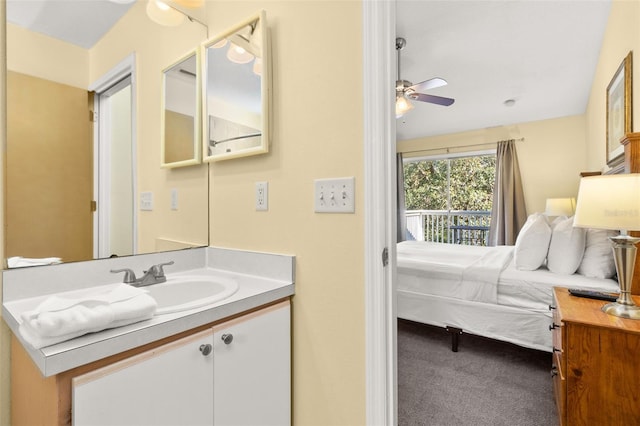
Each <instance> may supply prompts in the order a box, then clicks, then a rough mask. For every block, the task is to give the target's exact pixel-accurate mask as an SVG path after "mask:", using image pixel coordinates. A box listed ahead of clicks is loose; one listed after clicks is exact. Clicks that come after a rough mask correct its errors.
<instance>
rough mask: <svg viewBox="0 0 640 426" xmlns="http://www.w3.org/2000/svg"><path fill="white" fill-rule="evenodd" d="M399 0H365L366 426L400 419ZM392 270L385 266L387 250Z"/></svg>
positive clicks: (363, 19)
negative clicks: (397, 288)
mask: <svg viewBox="0 0 640 426" xmlns="http://www.w3.org/2000/svg"><path fill="white" fill-rule="evenodd" d="M395 4H396V3H395V0H387V1H377V0H363V3H362V9H363V16H362V31H363V89H364V92H363V110H364V120H363V121H364V141H363V142H364V185H365V192H364V202H365V209H364V211H365V212H364V216H365V226H364V228H365V247H364V253H365V335H366V343H365V353H366V355H365V356H366V423H367V424H368V425H395V424H397V423H398V419H397V405H398V404H397V399H398V398H397V343H396V338H397V327H396V324H397V318H396V297H395V287H394V286H395V275H396V242H397V235H396V220H397V217H396V216H397V212H396V208H395V205H396V185H395V182H396V161H395V155H396V136H395V134H396V123H395V114H394V110H393V105H394V100H395V90H394V87H393V81H395V61H396V59H395V45H394V40H395V33H396V29H395V21H396V17H395ZM385 248H386V250H387V258H388V265H387V266H383V261H382V258H383V250H385Z"/></svg>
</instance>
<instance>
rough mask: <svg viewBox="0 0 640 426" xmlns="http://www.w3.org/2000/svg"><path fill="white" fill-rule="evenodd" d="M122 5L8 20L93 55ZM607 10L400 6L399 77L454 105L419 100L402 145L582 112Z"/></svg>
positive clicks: (10, 8) (511, 4)
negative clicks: (435, 84)
mask: <svg viewBox="0 0 640 426" xmlns="http://www.w3.org/2000/svg"><path fill="white" fill-rule="evenodd" d="M122 1H125V0H113V1H110V0H7V20H8V21H9V22H12V23H15V24H17V25H20V26H23V27H26V28H29V29H31V30H32V31H37V32H41V33H44V34H47V35H50V36H52V37H56V38H60V39H62V40H65V41H67V42H69V43H73V44H76V45H78V46H81V47H84V48H90V47H91V46H93V45H94V44H95V42H96V41H97V40H99V39H100V38H101V37H102V36H103V35H104V34H105V33H106V32H107V31H108V29H109V28H110V27H111V25H113V23H114V22H116V21H117V20H118V19H119V18H120V16H122V15H123V14H124V13H126V11H127V10H128V9H129V8H130V7H131V6H132V4H121V3H119V2H122ZM138 1H143V0H138ZM609 9H610V0H503V1H500V0H398V1H397V8H396V15H397V34H398V36H400V37H404V38H405V39H406V40H407V46H406V47H405V48H404V49H403V50H402V53H401V55H402V61H401V62H402V69H401V77H402V78H403V79H405V80H409V81H411V82H413V83H418V82H420V81H423V80H427V79H429V78H432V77H441V78H444V79H445V80H447V81H448V83H449V84H448V85H447V86H444V87H440V88H436V89H432V90H430V91H429V92H428V93H429V94H433V95H439V96H446V97H451V98H455V100H456V102H455V103H454V104H453V105H452V106H449V107H443V106H439V105H433V104H428V103H423V102H416V101H413V104H414V105H415V108H414V109H413V110H411V111H410V112H408V113H407V114H405V116H404V117H402V118H401V119H398V120H397V135H398V140H405V139H413V138H418V137H424V136H433V135H440V134H448V133H455V132H462V131H467V130H476V129H486V128H491V127H497V126H508V125H512V124H515V123H523V122H528V121H536V120H542V119H547V118H554V117H562V116H568V115H576V114H582V113H584V112H585V109H586V105H587V100H588V96H589V91H590V89H591V82H592V80H593V75H594V72H595V67H596V63H597V60H598V55H599V52H600V46H601V44H602V38H603V34H604V30H605V27H606V22H607V18H608V15H609ZM392 42H393V41H392ZM390 84H393V82H390ZM507 99H514V100H515V101H516V103H515V105H514V106H512V107H507V106H505V105H504V101H505V100H507Z"/></svg>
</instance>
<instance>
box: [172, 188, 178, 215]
mask: <svg viewBox="0 0 640 426" xmlns="http://www.w3.org/2000/svg"><path fill="white" fill-rule="evenodd" d="M171 210H178V190H177V189H175V188H174V189H172V190H171Z"/></svg>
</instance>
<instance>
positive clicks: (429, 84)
mask: <svg viewBox="0 0 640 426" xmlns="http://www.w3.org/2000/svg"><path fill="white" fill-rule="evenodd" d="M446 85H447V81H446V80H444V79H442V78H438V77H436V78H430V79H429V80H425V81H422V82H420V83H416V84H414V85H413V86H411V89H413V90H415V91H416V92H425V91H427V90H429V89H435V88H436V87H442V86H446Z"/></svg>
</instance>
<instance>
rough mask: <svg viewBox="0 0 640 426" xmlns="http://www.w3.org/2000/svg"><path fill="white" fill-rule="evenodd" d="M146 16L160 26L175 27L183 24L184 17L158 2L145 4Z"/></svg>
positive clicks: (157, 0)
mask: <svg viewBox="0 0 640 426" xmlns="http://www.w3.org/2000/svg"><path fill="white" fill-rule="evenodd" d="M147 15H148V16H149V18H150V19H151V20H152V21H153V22H155V23H157V24H160V25H164V26H167V27H175V26H178V25H180V24H182V23H183V22H184V19H185V15H184V14H183V13H181V12H179V11H177V10H176V9H174V8H172V7H171V6H169V5H168V4H167V3H165V2H163V1H160V0H149V1H148V2H147Z"/></svg>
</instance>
